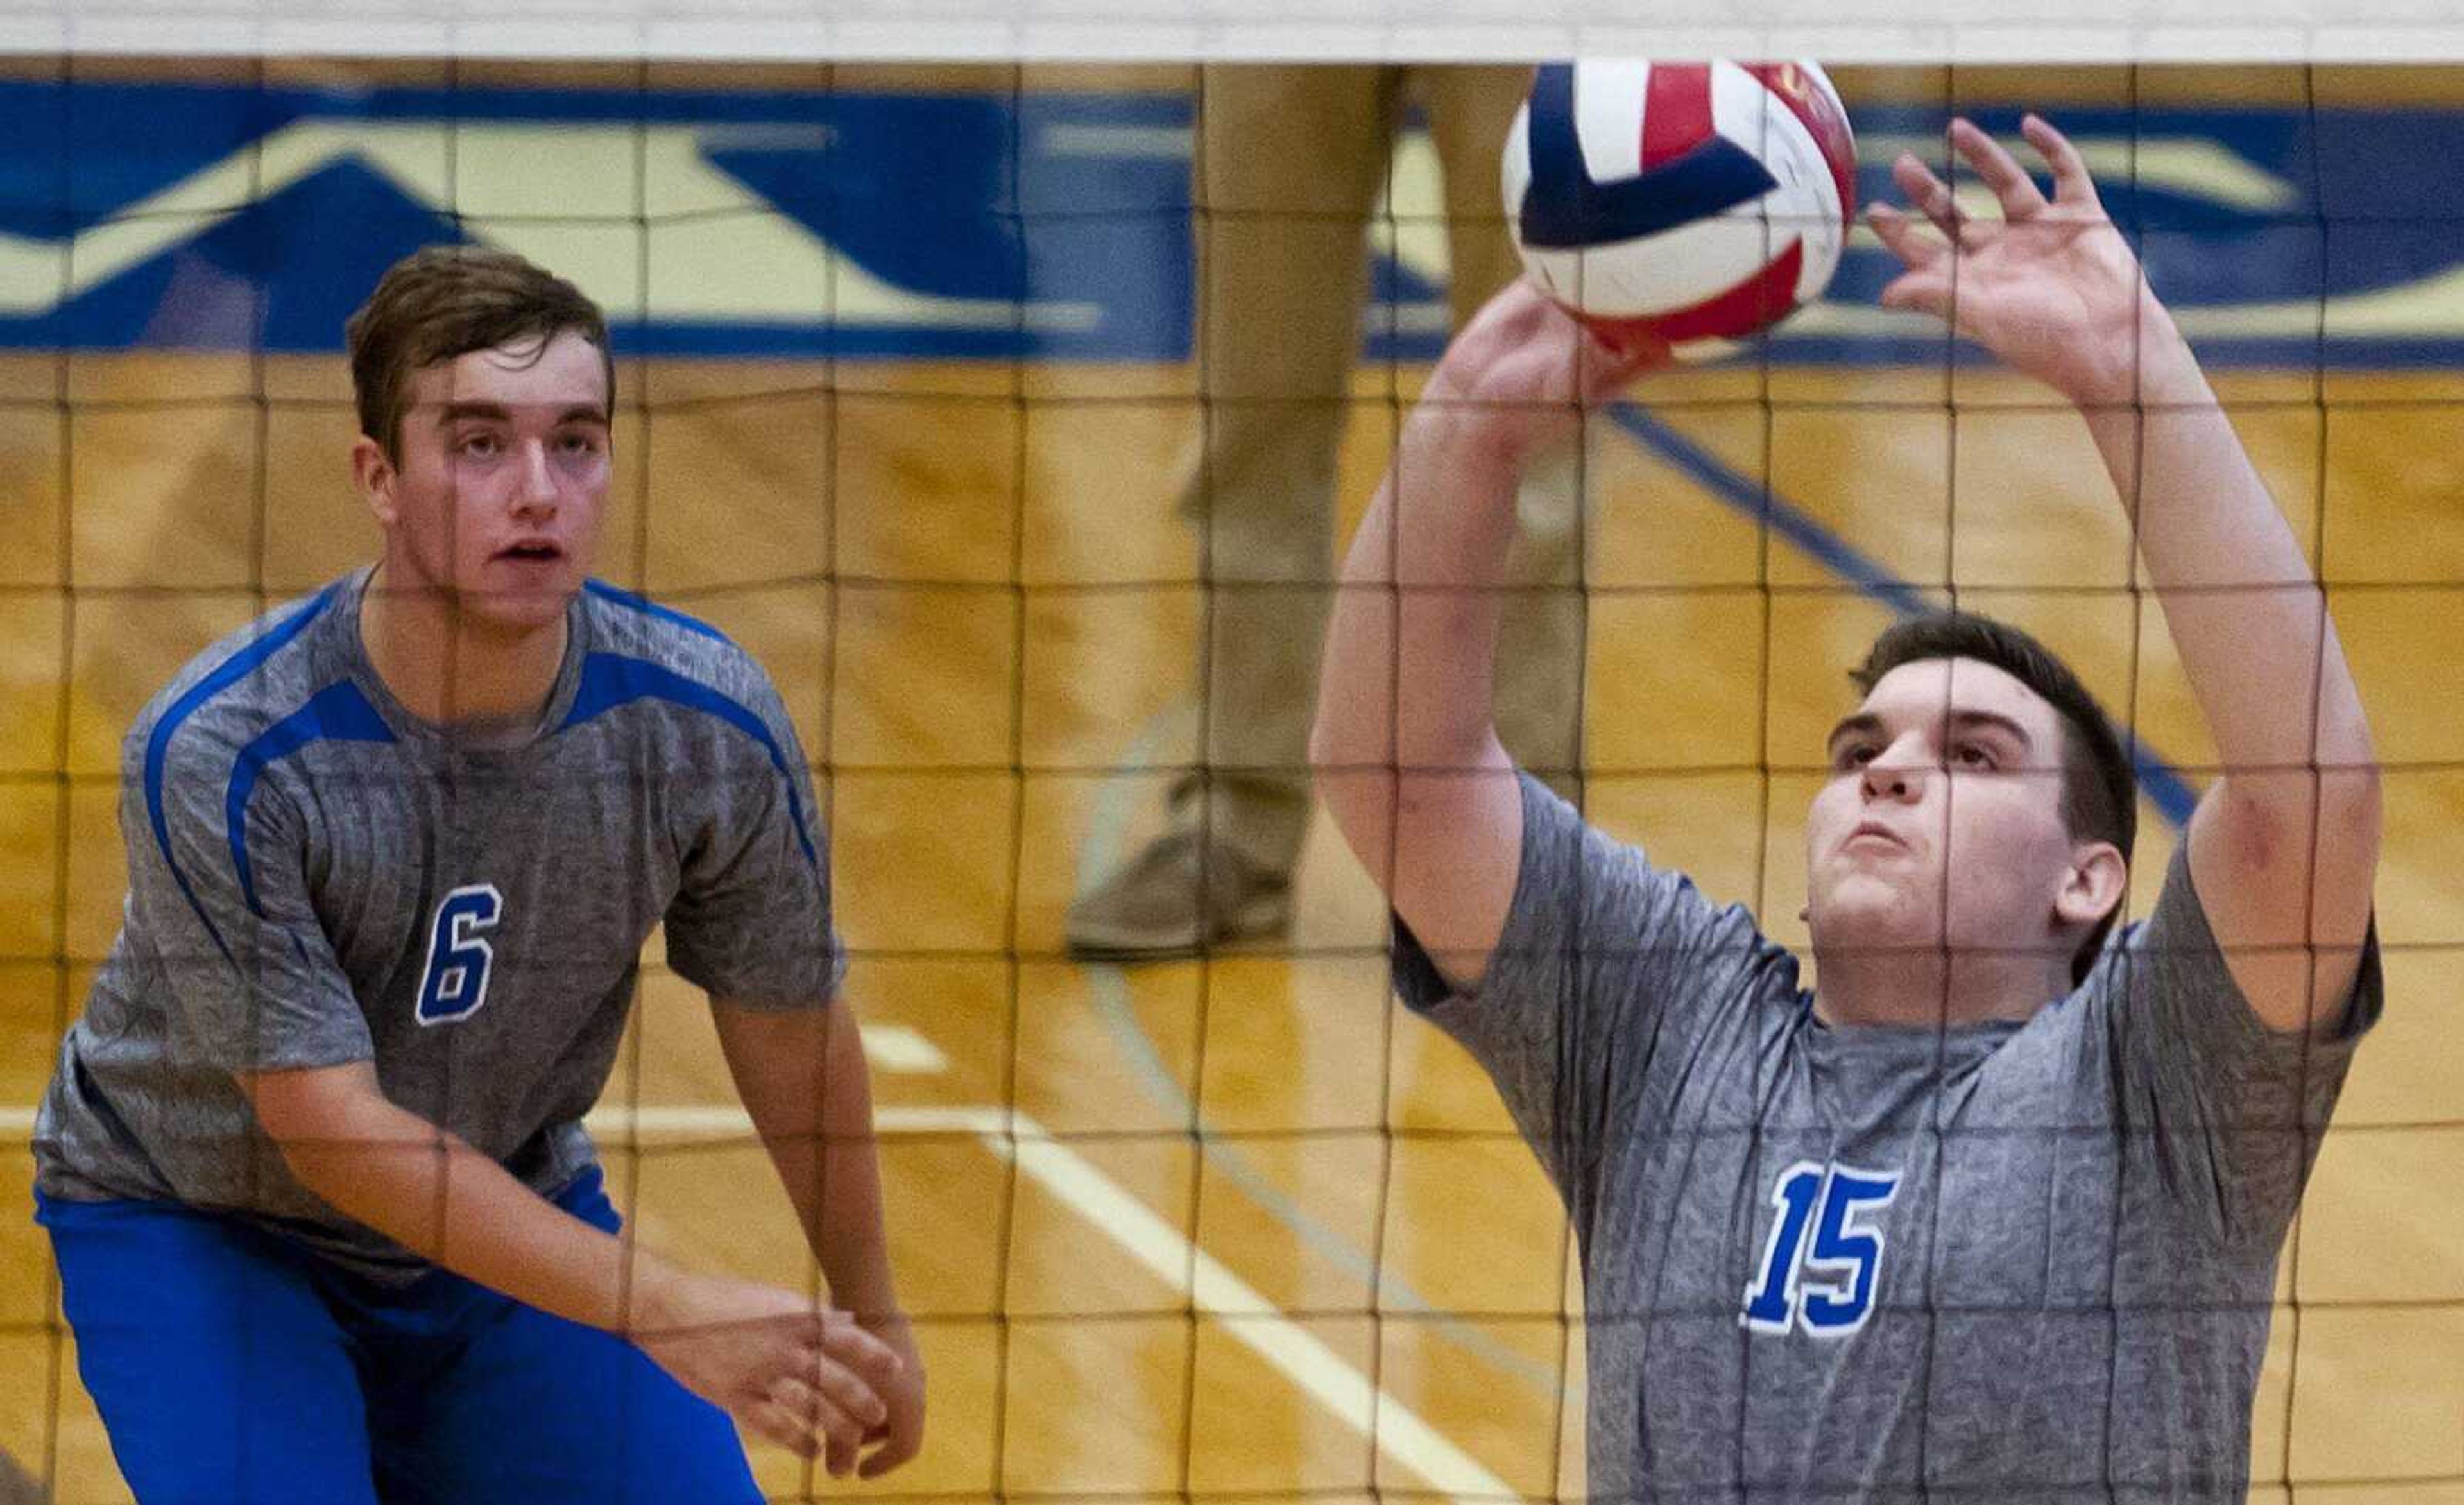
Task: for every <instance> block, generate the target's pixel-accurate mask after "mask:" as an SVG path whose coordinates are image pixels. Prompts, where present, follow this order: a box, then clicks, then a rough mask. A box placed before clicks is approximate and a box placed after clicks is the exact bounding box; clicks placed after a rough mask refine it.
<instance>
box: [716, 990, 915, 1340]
mask: <svg viewBox="0 0 2464 1505" xmlns="http://www.w3.org/2000/svg"><path fill="white" fill-rule="evenodd" d="M720 1017H721V1019H722V1023H721V1026H720V1036H719V1038H720V1041H721V1044H722V1046H723V1047H724V1049H725V1051H726V1053H727V1059H728V1065H729V1068H730V1070H731V1071H732V1072H733V1073H734V1074H735V1077H736V1082H737V1091H738V1092H739V1093H740V1094H742V1096H743V1098H744V1106H745V1111H746V1112H747V1113H748V1114H749V1115H751V1117H752V1118H753V1123H754V1128H755V1132H757V1133H758V1134H759V1135H760V1137H761V1142H762V1146H763V1148H764V1149H766V1150H767V1151H768V1152H769V1155H770V1161H771V1163H772V1164H773V1165H774V1166H775V1167H776V1168H777V1169H778V1172H779V1179H780V1182H781V1184H782V1185H783V1186H784V1187H785V1188H786V1192H787V1200H788V1202H789V1203H790V1204H791V1205H792V1206H794V1207H795V1209H796V1219H797V1222H798V1224H799V1225H800V1226H801V1227H802V1228H803V1230H804V1240H805V1243H806V1244H807V1246H808V1247H810V1249H811V1250H812V1251H813V1257H814V1259H815V1260H816V1261H817V1262H818V1263H819V1264H820V1266H821V1270H822V1276H823V1278H824V1279H825V1280H826V1281H827V1282H828V1283H829V1291H830V1302H831V1304H832V1305H834V1306H837V1307H840V1308H842V1309H844V1310H846V1311H848V1312H852V1313H854V1314H856V1315H857V1316H858V1317H875V1316H879V1315H882V1314H885V1313H890V1312H894V1311H896V1310H897V1308H898V1294H897V1286H896V1282H895V1281H894V1279H893V1278H892V1273H891V1263H890V1243H889V1236H888V1233H887V1230H886V1228H885V1226H884V1221H883V1212H882V1195H881V1164H880V1157H879V1155H878V1153H877V1150H876V1145H875V1139H874V1134H873V1124H872V1082H871V1072H870V1069H869V1066H868V1065H867V1063H866V1061H865V1056H864V1038H863V1031H862V1029H861V1028H860V1026H859V1024H858V1022H857V1019H856V1016H855V1012H854V1010H853V1009H852V1008H851V1007H848V1006H847V1004H846V1003H845V1002H844V1001H840V1002H835V1003H832V1004H831V1005H830V1006H829V1007H826V1008H822V1009H814V1010H810V1011H803V1012H797V1013H792V1014H770V1013H759V1012H755V1011H752V1010H746V1009H739V1008H724V1009H722V1011H721V1015H720Z"/></svg>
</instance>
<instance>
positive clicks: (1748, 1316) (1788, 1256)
mask: <svg viewBox="0 0 2464 1505" xmlns="http://www.w3.org/2000/svg"><path fill="white" fill-rule="evenodd" d="M1899 1189H1900V1173H1899V1172H1898V1171H1890V1170H1881V1171H1877V1170H1859V1169H1857V1168H1856V1167H1855V1166H1852V1165H1838V1164H1831V1165H1824V1164H1819V1163H1817V1162H1814V1161H1798V1162H1796V1163H1795V1164H1793V1165H1791V1166H1790V1167H1789V1168H1788V1169H1786V1170H1784V1171H1781V1172H1780V1173H1779V1182H1778V1184H1775V1185H1773V1186H1772V1187H1771V1204H1772V1206H1774V1207H1775V1208H1777V1209H1778V1216H1777V1217H1776V1218H1775V1219H1774V1220H1773V1221H1772V1224H1771V1242H1770V1243H1768V1244H1766V1245H1764V1246H1763V1263H1762V1270H1761V1273H1758V1274H1756V1275H1755V1276H1754V1279H1753V1283H1752V1284H1751V1285H1749V1286H1748V1287H1746V1305H1745V1310H1744V1311H1743V1312H1741V1313H1739V1314H1738V1320H1740V1321H1742V1322H1744V1323H1745V1324H1746V1326H1748V1327H1749V1328H1752V1329H1753V1330H1754V1331H1755V1332H1757V1333H1785V1332H1787V1331H1788V1330H1789V1328H1790V1327H1791V1326H1797V1327H1802V1328H1803V1329H1804V1330H1805V1331H1806V1332H1808V1333H1811V1334H1812V1335H1814V1336H1815V1337H1816V1338H1843V1337H1845V1336H1847V1335H1848V1334H1850V1333H1853V1332H1855V1331H1857V1329H1859V1328H1860V1327H1862V1326H1864V1325H1865V1318H1866V1317H1867V1315H1868V1314H1870V1313H1871V1312H1872V1311H1873V1308H1874V1286H1875V1284H1876V1282H1877V1281H1878V1279H1879V1278H1880V1276H1881V1267H1882V1230H1881V1228H1880V1227H1877V1226H1873V1225H1869V1224H1866V1223H1864V1222H1861V1221H1860V1217H1861V1215H1862V1214H1864V1213H1867V1212H1879V1211H1881V1209H1882V1208H1884V1207H1886V1206H1890V1205H1891V1198H1892V1197H1894V1196H1896V1195H1897V1194H1898V1192H1899ZM1809 1226H1811V1227H1812V1228H1813V1229H1814V1247H1813V1249H1812V1250H1807V1249H1806V1247H1805V1245H1806V1238H1805V1230H1806V1228H1808V1227H1809ZM1800 1254H1801V1255H1802V1256H1803V1257H1802V1258H1800V1257H1799V1256H1800Z"/></svg>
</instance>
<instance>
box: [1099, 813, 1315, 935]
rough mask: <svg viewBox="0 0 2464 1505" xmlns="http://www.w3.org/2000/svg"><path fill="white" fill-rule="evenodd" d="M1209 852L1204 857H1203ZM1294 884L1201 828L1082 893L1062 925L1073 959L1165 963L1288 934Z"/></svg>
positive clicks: (1174, 835)
mask: <svg viewBox="0 0 2464 1505" xmlns="http://www.w3.org/2000/svg"><path fill="white" fill-rule="evenodd" d="M1201 850H1203V851H1204V852H1205V853H1206V858H1205V860H1204V861H1203V862H1201V861H1200V860H1199V852H1200V851H1201ZM1291 896H1292V891H1291V880H1290V879H1289V878H1288V877H1287V876H1286V875H1285V874H1280V873H1269V872H1267V871H1266V870H1265V868H1263V867H1260V866H1259V865H1258V864H1257V863H1255V862H1252V861H1250V860H1249V858H1247V857H1246V856H1244V855H1243V854H1242V853H1241V852H1238V851H1236V850H1234V849H1233V848H1232V847H1231V846H1230V845H1228V844H1226V843H1224V842H1222V841H1209V842H1203V843H1201V839H1200V836H1199V832H1197V831H1195V830H1177V831H1173V832H1171V833H1169V834H1167V835H1164V836H1160V837H1157V838H1156V839H1155V841H1153V842H1151V843H1149V844H1148V846H1147V848H1146V850H1145V851H1143V852H1139V853H1138V854H1137V855H1136V856H1135V857H1133V858H1131V859H1130V861H1129V863H1128V864H1127V865H1126V866H1124V867H1123V868H1122V869H1121V870H1120V871H1119V872H1117V873H1115V874H1112V875H1111V877H1109V878H1106V879H1105V880H1104V881H1103V883H1102V884H1100V885H1098V886H1097V887H1095V888H1093V889H1090V890H1089V891H1088V892H1087V893H1084V894H1081V895H1079V896H1078V897H1077V898H1076V900H1074V901H1073V902H1072V903H1071V904H1070V906H1069V913H1068V916H1067V921H1066V922H1065V925H1064V933H1065V935H1066V936H1067V939H1068V942H1069V954H1070V955H1071V956H1074V957H1078V958H1081V959H1082V960H1085V961H1089V962H1160V961H1164V960H1167V959H1170V958H1174V957H1188V956H1196V955H1197V954H1198V953H1199V952H1200V951H1203V950H1205V949H1206V948H1207V947H1209V946H1212V945H1216V944H1218V943H1220V942H1222V941H1251V940H1256V939H1258V938H1261V937H1265V936H1276V935H1281V934H1283V931H1284V927H1285V926H1286V925H1287V923H1289V921H1290V919H1291V907H1292V906H1291Z"/></svg>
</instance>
